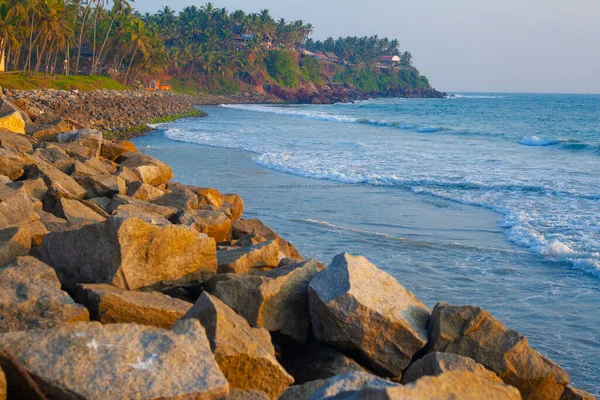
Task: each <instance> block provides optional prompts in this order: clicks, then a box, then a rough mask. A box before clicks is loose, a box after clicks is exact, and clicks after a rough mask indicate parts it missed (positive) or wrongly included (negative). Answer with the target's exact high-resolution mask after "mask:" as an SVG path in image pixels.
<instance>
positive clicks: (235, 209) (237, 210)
mask: <svg viewBox="0 0 600 400" xmlns="http://www.w3.org/2000/svg"><path fill="white" fill-rule="evenodd" d="M223 201H224V202H225V203H227V204H226V206H228V207H229V208H230V209H231V218H232V219H240V218H242V214H243V213H244V200H242V198H241V197H240V196H239V195H237V194H235V193H229V194H224V195H223Z"/></svg>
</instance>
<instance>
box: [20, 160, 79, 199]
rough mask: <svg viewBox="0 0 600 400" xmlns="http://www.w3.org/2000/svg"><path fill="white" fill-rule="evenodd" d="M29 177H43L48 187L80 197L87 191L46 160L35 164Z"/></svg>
mask: <svg viewBox="0 0 600 400" xmlns="http://www.w3.org/2000/svg"><path fill="white" fill-rule="evenodd" d="M28 177H29V179H36V178H42V179H43V180H44V183H46V186H48V188H50V189H54V190H55V191H56V192H58V193H67V194H70V195H72V196H74V197H77V198H80V199H82V198H83V197H85V195H86V193H87V192H86V190H85V189H84V188H82V187H81V186H80V185H79V184H78V183H77V182H76V181H75V180H74V179H73V178H71V177H70V176H69V175H67V174H65V173H63V172H61V171H60V170H58V169H57V168H55V167H53V166H52V165H50V164H48V163H46V162H40V163H38V164H35V165H34V166H33V167H32V168H31V170H30V171H29V174H28Z"/></svg>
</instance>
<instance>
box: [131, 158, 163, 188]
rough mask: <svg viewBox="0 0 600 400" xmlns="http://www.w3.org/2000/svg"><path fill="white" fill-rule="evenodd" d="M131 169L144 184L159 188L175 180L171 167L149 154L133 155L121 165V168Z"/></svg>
mask: <svg viewBox="0 0 600 400" xmlns="http://www.w3.org/2000/svg"><path fill="white" fill-rule="evenodd" d="M123 167H126V168H129V169H131V170H132V171H133V172H134V173H135V174H136V175H137V177H138V178H139V179H140V180H141V181H142V182H144V183H147V184H149V185H152V186H158V185H161V184H163V183H167V182H169V181H170V180H171V179H173V171H171V167H169V166H168V165H167V164H165V163H163V162H162V161H159V160H157V159H156V158H154V157H152V156H149V155H147V154H137V153H135V154H131V156H129V157H127V159H126V160H125V161H123V162H122V163H121V168H123Z"/></svg>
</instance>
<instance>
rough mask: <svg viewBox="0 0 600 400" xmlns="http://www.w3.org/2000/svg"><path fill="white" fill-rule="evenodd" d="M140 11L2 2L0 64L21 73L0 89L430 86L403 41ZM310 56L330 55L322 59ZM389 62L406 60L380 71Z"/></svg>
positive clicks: (221, 12)
mask: <svg viewBox="0 0 600 400" xmlns="http://www.w3.org/2000/svg"><path fill="white" fill-rule="evenodd" d="M132 3H133V0H0V57H2V56H5V57H6V68H7V70H9V71H19V72H20V73H15V74H11V75H4V74H0V82H4V83H0V85H2V86H5V87H14V88H23V89H25V88H39V87H48V88H58V89H70V88H77V89H79V90H92V89H95V88H108V89H120V88H123V87H131V86H136V87H139V86H140V85H142V86H146V85H147V83H148V82H149V81H150V80H156V79H159V80H161V81H162V82H163V83H165V81H170V83H171V85H172V88H173V90H174V91H176V92H180V93H187V94H198V93H219V94H229V93H236V92H239V91H240V90H252V89H253V88H255V87H256V86H264V87H265V88H270V87H271V86H277V85H278V86H282V87H285V88H290V89H298V88H300V87H303V86H304V85H305V84H307V83H313V84H316V85H323V84H324V83H329V82H331V80H332V78H333V81H334V82H338V83H351V84H353V85H355V86H356V87H357V88H359V89H362V90H367V91H377V90H387V89H385V88H395V87H406V88H410V89H418V88H422V87H428V86H427V85H428V81H427V79H424V78H423V77H420V76H419V73H418V71H417V70H416V69H415V68H414V67H413V66H412V55H411V54H410V53H409V52H407V51H404V52H402V51H401V50H400V45H399V42H398V40H396V39H392V40H390V39H388V38H379V37H377V36H371V37H347V38H339V39H336V40H334V39H333V38H328V39H326V40H325V41H322V42H321V41H314V40H312V39H310V38H309V36H310V35H311V33H312V32H313V26H312V25H311V24H309V23H305V22H304V21H302V20H298V21H286V20H285V19H279V20H275V19H274V18H273V17H272V16H271V15H270V13H269V11H268V10H262V11H260V12H259V13H249V14H248V13H246V12H244V11H242V10H237V11H233V12H229V11H227V10H226V9H225V8H216V7H215V6H214V5H213V4H212V3H207V4H206V5H204V6H202V7H196V6H188V7H185V8H184V9H183V10H182V11H181V12H179V13H176V12H175V11H174V10H173V9H171V8H170V7H169V6H164V7H163V8H162V9H161V10H159V11H158V12H157V13H155V14H149V13H146V14H144V15H142V14H140V13H139V12H137V11H135V10H134V9H133V8H132V6H131V4H132ZM303 49H305V50H308V51H311V52H314V53H317V52H327V54H328V56H327V57H324V56H323V55H321V56H320V57H321V59H320V60H316V59H315V58H317V57H316V56H314V55H312V54H310V53H308V54H303V53H302V52H301V50H303ZM332 54H333V57H330V56H331V55H332ZM381 55H393V56H399V57H400V61H399V62H395V64H394V65H385V66H381V65H378V63H379V60H378V57H379V56H381ZM323 58H329V60H327V61H325V60H323ZM332 61H333V62H337V63H338V64H339V65H338V64H334V63H332ZM384 67H385V68H384ZM414 74H416V76H413V75H414ZM82 75H86V77H83V76H82ZM97 75H101V76H102V77H99V76H97ZM405 75H406V76H405ZM7 81H9V82H7ZM117 82H119V83H117Z"/></svg>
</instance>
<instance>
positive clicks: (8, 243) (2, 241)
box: [0, 226, 32, 265]
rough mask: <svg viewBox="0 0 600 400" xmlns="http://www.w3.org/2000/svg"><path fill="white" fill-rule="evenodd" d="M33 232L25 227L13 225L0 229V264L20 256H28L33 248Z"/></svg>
mask: <svg viewBox="0 0 600 400" xmlns="http://www.w3.org/2000/svg"><path fill="white" fill-rule="evenodd" d="M31 239H32V235H31V232H30V231H29V230H28V229H27V228H23V227H20V228H19V227H16V226H14V227H11V228H6V229H1V230H0V265H4V264H6V263H7V262H9V261H12V260H14V259H15V258H17V257H19V256H26V255H27V254H29V250H31Z"/></svg>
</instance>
